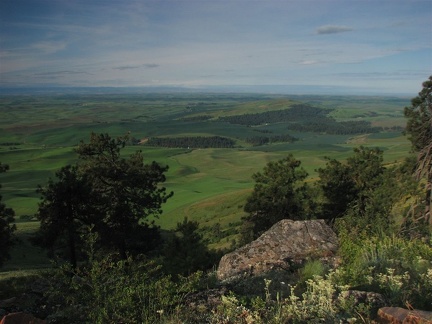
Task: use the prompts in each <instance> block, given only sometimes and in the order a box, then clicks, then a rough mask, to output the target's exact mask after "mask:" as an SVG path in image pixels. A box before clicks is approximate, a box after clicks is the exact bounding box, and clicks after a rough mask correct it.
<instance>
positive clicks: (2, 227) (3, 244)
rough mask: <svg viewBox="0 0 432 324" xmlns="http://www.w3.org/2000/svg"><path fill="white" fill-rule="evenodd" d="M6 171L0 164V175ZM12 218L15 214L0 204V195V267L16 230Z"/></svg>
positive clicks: (7, 168)
mask: <svg viewBox="0 0 432 324" xmlns="http://www.w3.org/2000/svg"><path fill="white" fill-rule="evenodd" d="M7 170H9V165H7V164H2V163H0V173H3V172H6V171H7ZM0 188H1V185H0ZM14 216H15V212H14V211H13V209H11V208H8V207H6V205H5V204H4V203H2V196H1V195H0V252H1V253H0V266H1V265H2V264H3V262H4V261H5V260H7V259H8V258H9V249H10V248H11V246H12V244H13V232H14V231H15V230H16V226H15V224H14V221H15V219H14Z"/></svg>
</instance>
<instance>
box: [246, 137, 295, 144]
mask: <svg viewBox="0 0 432 324" xmlns="http://www.w3.org/2000/svg"><path fill="white" fill-rule="evenodd" d="M295 141H298V138H296V137H294V136H291V135H289V134H284V135H274V136H252V137H247V138H246V143H249V144H252V145H253V146H260V145H266V144H272V143H293V142H295Z"/></svg>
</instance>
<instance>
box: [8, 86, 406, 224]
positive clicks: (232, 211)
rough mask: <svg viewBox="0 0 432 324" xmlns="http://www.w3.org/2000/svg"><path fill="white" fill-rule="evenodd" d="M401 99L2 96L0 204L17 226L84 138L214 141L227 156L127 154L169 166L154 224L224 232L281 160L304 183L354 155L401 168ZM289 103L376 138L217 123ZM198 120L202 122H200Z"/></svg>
mask: <svg viewBox="0 0 432 324" xmlns="http://www.w3.org/2000/svg"><path fill="white" fill-rule="evenodd" d="M409 103H410V101H409V98H388V97H359V96H344V97H335V96H275V95H273V96H270V95H250V94H248V95H245V94H130V95H126V94H124V95H106V94H105V95H96V94H95V95H51V96H42V95H39V96H38V95H32V96H30V95H28V96H2V97H0V116H1V118H0V162H1V163H5V164H9V166H10V170H9V171H8V172H6V173H3V174H1V175H0V183H1V184H2V186H3V187H2V189H1V190H2V195H3V201H4V202H5V204H6V205H7V206H8V207H12V208H13V209H14V210H15V212H16V217H17V219H20V217H21V218H22V217H23V215H33V214H35V212H36V210H37V204H38V201H39V197H38V195H37V194H36V192H35V190H36V188H37V186H38V185H39V184H40V185H43V184H45V183H46V181H47V180H48V178H49V177H53V176H54V173H55V171H56V170H58V169H59V168H61V167H62V166H64V165H66V164H69V163H74V162H75V161H76V155H75V153H74V150H73V149H74V147H76V145H77V144H78V143H79V142H80V141H81V140H83V141H88V139H89V135H90V133H91V132H96V133H109V134H110V135H111V136H113V137H114V136H119V135H124V134H126V133H127V132H130V134H131V136H132V137H134V138H135V139H137V140H143V139H147V138H151V137H184V136H222V137H227V138H230V139H232V140H234V141H235V147H233V148H196V149H192V148H188V147H181V148H162V147H149V146H146V145H133V146H128V147H127V148H126V150H125V152H126V154H127V153H130V152H134V151H136V150H142V151H143V154H144V157H145V160H146V161H148V162H151V161H153V160H155V161H158V162H160V163H163V164H167V165H168V166H169V167H170V169H169V171H168V173H167V181H166V183H165V187H166V188H167V190H168V191H173V192H174V196H173V197H172V198H171V199H170V200H169V201H168V203H167V204H166V205H165V206H164V213H163V214H162V216H161V217H160V219H159V220H157V222H158V224H160V225H161V226H162V228H166V229H170V228H173V227H174V226H175V225H176V224H177V222H179V221H181V220H182V219H183V218H184V217H188V218H189V219H192V220H197V221H199V222H200V224H202V225H203V226H212V225H214V224H215V223H220V224H221V226H222V228H228V227H229V226H231V225H232V224H234V223H236V222H238V221H239V220H240V218H241V216H242V215H243V205H244V202H245V199H246V197H247V195H248V194H249V193H250V191H251V190H252V188H253V185H254V183H253V181H252V179H251V176H252V174H253V173H255V172H257V171H260V170H262V168H263V167H264V166H265V164H266V163H267V162H269V161H272V160H277V159H280V158H282V157H283V156H285V155H286V154H288V153H292V154H294V156H295V157H296V158H297V159H299V160H301V161H302V166H303V167H304V168H305V169H306V170H307V171H308V173H309V174H310V181H313V180H314V178H315V177H316V171H315V170H316V169H317V168H319V167H322V166H324V164H325V157H327V156H328V157H332V158H337V159H341V160H343V159H345V158H346V157H347V156H349V155H350V154H351V153H352V149H353V147H356V146H359V145H364V146H373V147H380V148H381V149H382V150H384V158H385V162H386V163H388V164H392V163H395V162H398V161H400V160H401V159H403V158H404V157H405V156H406V155H407V154H408V152H409V150H410V144H409V142H408V140H407V139H406V138H405V137H404V136H403V135H402V134H401V131H400V130H395V129H394V128H392V127H399V128H400V127H403V126H404V125H405V118H404V117H403V107H404V106H407V105H409ZM296 104H306V105H310V106H313V107H318V108H325V109H329V116H331V117H332V118H334V119H335V120H336V121H337V122H342V121H367V122H370V123H371V125H372V126H375V127H382V131H380V132H375V133H364V134H349V135H346V134H345V135H343V134H341V135H335V134H327V133H323V132H321V133H317V132H299V131H291V130H290V129H289V127H288V126H287V123H285V122H273V123H265V124H262V125H254V126H248V125H239V124H233V123H229V122H226V121H222V120H220V119H219V118H220V117H225V116H238V115H244V114H259V113H263V112H269V111H278V110H286V109H290V108H291V107H292V106H293V105H296ZM201 117H202V119H200V118H201ZM286 133H288V134H289V135H291V136H294V137H295V138H297V139H298V140H297V141H295V142H293V143H288V142H286V143H283V142H281V143H273V144H266V145H261V146H252V145H251V144H248V142H247V139H248V138H249V137H253V136H263V134H264V135H266V134H270V135H271V136H276V135H280V134H286Z"/></svg>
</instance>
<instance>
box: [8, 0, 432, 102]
mask: <svg viewBox="0 0 432 324" xmlns="http://www.w3.org/2000/svg"><path fill="white" fill-rule="evenodd" d="M431 74H432V1H430V0H374V1H372V0H334V1H333V0H287V1H282V0H266V1H264V0H262V1H259V0H257V1H253V0H231V1H228V0H211V1H210V0H208V1H205V0H196V1H195V0H181V1H180V0H160V1H156V0H148V1H141V0H124V1H118V0H104V1H102V0H92V1H88V0H71V1H63V0H37V1H36V0H2V1H0V88H2V89H1V93H11V92H16V90H17V89H20V90H21V91H22V90H24V89H30V88H31V89H33V90H35V89H36V88H37V89H41V88H43V89H45V90H47V89H48V88H52V87H84V88H85V87H93V89H95V87H106V88H105V90H107V89H109V88H107V87H113V88H121V87H125V88H129V87H134V88H136V89H138V88H140V89H144V88H142V87H145V89H153V90H154V89H170V90H171V91H184V90H188V89H189V90H190V91H233V92H261V93H263V92H264V93H293V94H303V93H305V94H310V93H317V94H383V95H387V94H393V95H415V94H416V93H417V92H418V91H420V90H421V83H422V82H423V81H425V80H426V79H427V78H428V77H429V75H431ZM149 87H150V88H149ZM160 87H162V88H160ZM13 89H15V90H13ZM76 90H77V89H76ZM146 91H147V90H146Z"/></svg>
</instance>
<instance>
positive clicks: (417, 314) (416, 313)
mask: <svg viewBox="0 0 432 324" xmlns="http://www.w3.org/2000/svg"><path fill="white" fill-rule="evenodd" d="M378 323H382V324H420V323H421V324H432V312H427V311H421V310H409V309H404V308H400V307H382V308H380V309H379V310H378Z"/></svg>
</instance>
